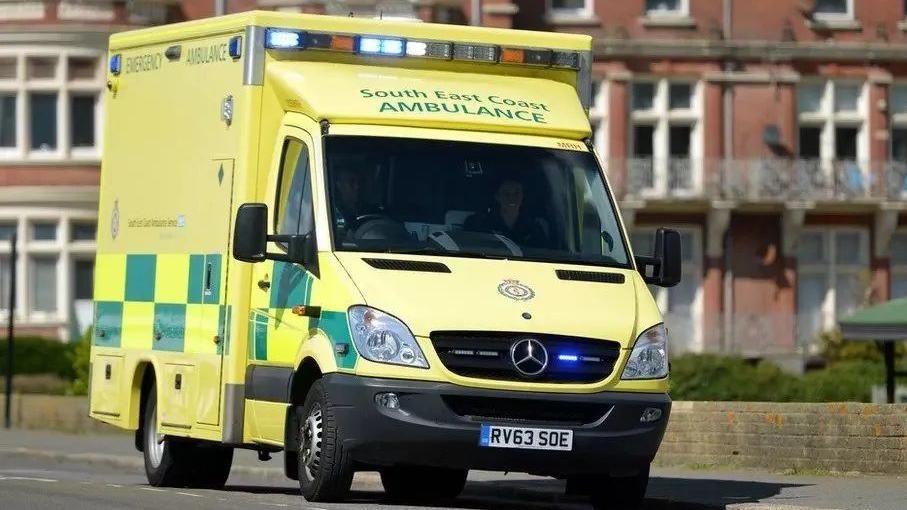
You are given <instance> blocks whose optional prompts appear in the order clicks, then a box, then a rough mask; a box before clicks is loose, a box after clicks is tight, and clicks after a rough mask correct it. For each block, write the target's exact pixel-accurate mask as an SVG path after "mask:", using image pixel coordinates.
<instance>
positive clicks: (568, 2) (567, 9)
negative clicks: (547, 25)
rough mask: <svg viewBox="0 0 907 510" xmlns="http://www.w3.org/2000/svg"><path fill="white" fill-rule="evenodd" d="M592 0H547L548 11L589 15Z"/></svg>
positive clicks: (571, 14) (590, 13) (557, 13)
mask: <svg viewBox="0 0 907 510" xmlns="http://www.w3.org/2000/svg"><path fill="white" fill-rule="evenodd" d="M592 2H593V0H548V12H550V13H551V14H554V15H566V16H591V15H592Z"/></svg>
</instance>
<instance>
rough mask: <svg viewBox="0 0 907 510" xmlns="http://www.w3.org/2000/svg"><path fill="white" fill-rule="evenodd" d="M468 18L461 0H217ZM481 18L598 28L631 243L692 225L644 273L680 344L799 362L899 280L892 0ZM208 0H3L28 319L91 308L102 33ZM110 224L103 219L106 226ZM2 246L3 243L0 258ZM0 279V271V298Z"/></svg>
mask: <svg viewBox="0 0 907 510" xmlns="http://www.w3.org/2000/svg"><path fill="white" fill-rule="evenodd" d="M225 5H226V11H227V12H235V11H239V10H244V9H249V8H254V7H258V8H264V9H275V10H283V11H295V12H315V13H330V14H348V13H353V14H354V15H357V16H375V15H382V16H385V17H412V18H420V19H422V20H424V21H437V22H445V23H468V22H469V15H470V12H471V7H472V3H471V1H470V0H326V1H322V0H258V1H257V2H256V1H255V0H226V4H225ZM481 7H482V9H481V11H482V20H481V21H482V23H483V24H485V25H488V26H498V27H512V28H522V29H531V30H554V31H565V32H580V33H588V34H590V35H592V36H593V37H594V38H595V49H594V61H595V64H594V72H595V78H596V87H595V104H594V106H593V108H592V111H591V118H592V120H593V125H594V127H595V136H594V141H595V145H596V148H597V151H598V153H599V155H600V156H601V158H602V160H603V162H604V163H605V165H606V168H607V170H608V172H609V175H610V178H611V181H612V185H613V186H614V188H615V192H616V194H617V195H618V197H619V199H620V202H621V207H622V210H623V213H624V219H625V221H626V222H627V223H628V225H629V226H630V228H631V231H632V235H633V241H634V244H635V245H636V246H637V249H638V250H642V251H645V250H647V249H648V246H647V244H648V242H649V238H650V235H651V232H652V229H653V228H654V227H656V226H659V225H671V226H674V227H676V228H678V229H680V230H681V232H682V233H683V235H684V241H685V246H687V247H688V250H687V252H686V254H685V257H686V267H685V270H684V271H685V273H684V282H683V283H682V284H681V285H680V286H678V287H676V288H673V289H670V290H663V289H658V290H657V291H656V294H657V299H658V301H659V303H660V305H661V306H662V307H663V309H664V310H665V311H666V312H667V321H668V322H669V324H670V326H671V327H672V330H673V338H674V345H675V349H677V350H693V351H729V352H737V353H741V354H744V355H752V356H777V357H779V358H781V359H787V360H792V361H794V365H798V364H799V361H801V360H802V359H803V357H804V355H805V354H808V352H809V346H810V345H811V343H812V340H813V339H814V338H815V336H816V335H817V334H818V332H820V331H822V330H824V329H828V328H831V327H832V326H833V324H834V321H835V318H836V316H837V315H838V314H840V313H843V312H846V311H848V310H850V309H852V308H853V307H856V306H859V305H860V304H861V303H865V302H869V301H879V300H885V299H887V298H889V297H895V296H907V213H905V212H902V211H904V210H905V209H907V186H905V174H907V171H905V168H907V16H905V2H904V1H903V0H771V2H757V1H752V0H619V1H618V0H484V1H483V2H482V6H481ZM214 9H215V1H214V0H208V1H196V0H184V1H182V2H179V1H176V0H173V1H171V2H167V1H165V0H136V1H132V2H122V1H109V0H108V1H105V0H91V1H89V0H83V1H78V0H45V1H26V2H15V3H13V2H7V1H3V0H0V237H3V236H7V237H8V236H9V232H10V231H11V230H12V229H13V228H18V231H19V234H20V248H21V249H22V250H23V256H22V257H20V260H19V266H18V267H19V270H20V274H22V275H24V277H25V280H24V281H23V285H21V286H20V289H19V294H18V296H19V299H18V301H19V304H20V305H19V307H18V309H19V310H20V313H21V320H22V322H23V323H24V324H28V325H29V326H33V327H41V328H43V330H45V331H47V330H52V331H53V332H55V333H56V334H57V335H58V336H60V337H62V338H66V337H68V336H69V334H70V331H73V330H75V329H77V328H75V326H81V325H84V324H85V323H87V321H88V320H90V315H91V314H90V302H89V301H87V300H88V298H89V297H90V282H91V279H90V277H89V275H90V273H91V254H92V252H93V248H94V244H93V232H94V223H93V221H94V215H95V208H96V198H97V180H98V154H99V148H100V145H101V143H102V140H101V137H100V132H99V128H100V126H101V116H102V114H103V104H101V101H100V97H101V96H100V91H101V90H102V88H103V86H104V82H103V52H104V45H105V41H106V39H107V37H108V35H109V33H110V32H112V31H115V30H121V29H124V28H127V27H133V26H137V25H146V24H153V23H162V22H169V21H178V20H182V19H193V18H198V17H204V16H209V15H211V14H213V13H214ZM102 228H103V227H102ZM4 250H7V248H6V247H4V246H2V241H0V272H2V274H5V271H4V267H6V266H4V264H6V265H8V264H9V259H8V257H6V258H3V257H4V255H3V253H5V252H4ZM4 285H7V282H6V281H5V280H3V278H2V277H0V294H3V297H0V308H2V307H3V306H5V305H6V297H5V295H6V292H5V291H4V290H3V288H2V287H3V286H4Z"/></svg>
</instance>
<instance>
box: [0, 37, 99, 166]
mask: <svg viewBox="0 0 907 510" xmlns="http://www.w3.org/2000/svg"><path fill="white" fill-rule="evenodd" d="M36 53H37V54H36ZM101 63H102V59H101V56H100V52H98V53H95V54H92V53H87V52H84V51H81V50H71V49H64V48H61V49H58V50H53V49H50V50H45V49H33V48H29V49H27V50H4V51H3V52H0V161H4V162H6V161H23V160H32V159H35V160H68V159H75V160H86V161H97V160H98V158H99V155H100V147H99V145H100V140H99V138H100V129H99V126H100V115H101V111H102V107H101V97H102V95H101V91H102V89H103V87H104V78H105V77H104V72H103V67H102V66H101Z"/></svg>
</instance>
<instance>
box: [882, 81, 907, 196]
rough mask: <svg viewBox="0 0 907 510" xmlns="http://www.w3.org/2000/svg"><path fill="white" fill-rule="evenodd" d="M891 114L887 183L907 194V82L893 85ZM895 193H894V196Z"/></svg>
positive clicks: (890, 99)
mask: <svg viewBox="0 0 907 510" xmlns="http://www.w3.org/2000/svg"><path fill="white" fill-rule="evenodd" d="M888 111H889V112H890V114H891V136H890V139H891V166H890V167H889V172H888V178H889V181H888V182H887V185H888V187H889V189H890V190H892V191H895V192H897V191H898V190H899V191H900V194H901V195H904V194H907V84H897V85H893V86H892V87H891V89H890V93H889V98H888ZM896 195H897V193H895V196H896Z"/></svg>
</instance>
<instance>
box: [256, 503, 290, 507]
mask: <svg viewBox="0 0 907 510" xmlns="http://www.w3.org/2000/svg"><path fill="white" fill-rule="evenodd" d="M259 505H261V506H283V507H286V506H290V505H287V504H285V503H259Z"/></svg>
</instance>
